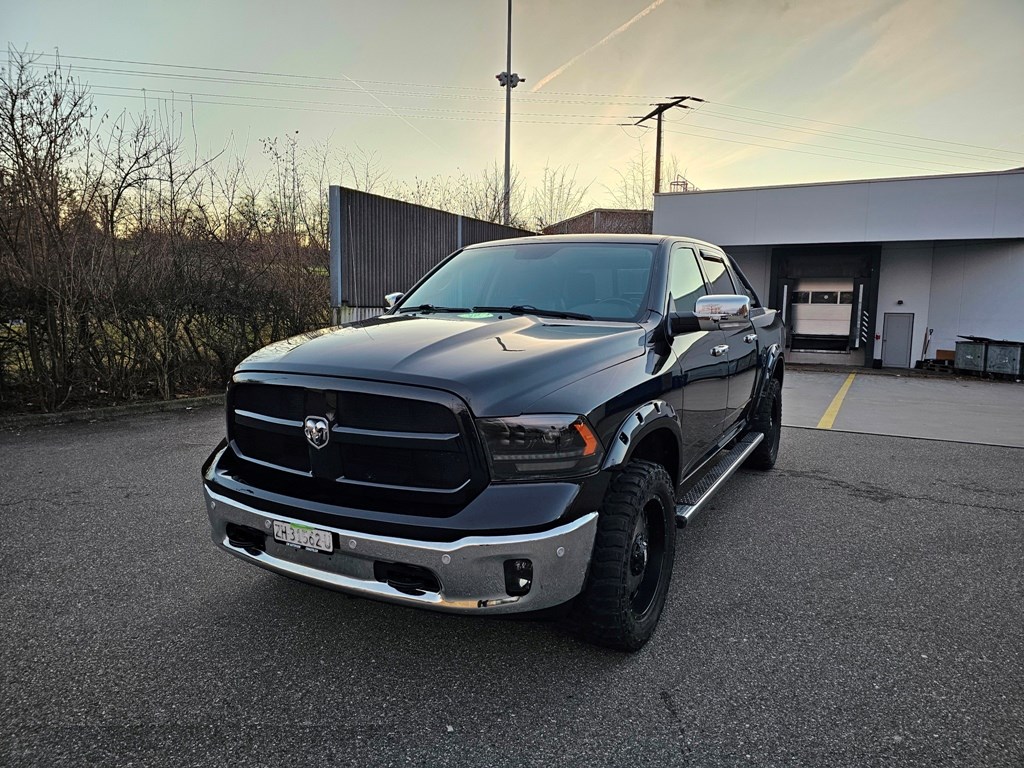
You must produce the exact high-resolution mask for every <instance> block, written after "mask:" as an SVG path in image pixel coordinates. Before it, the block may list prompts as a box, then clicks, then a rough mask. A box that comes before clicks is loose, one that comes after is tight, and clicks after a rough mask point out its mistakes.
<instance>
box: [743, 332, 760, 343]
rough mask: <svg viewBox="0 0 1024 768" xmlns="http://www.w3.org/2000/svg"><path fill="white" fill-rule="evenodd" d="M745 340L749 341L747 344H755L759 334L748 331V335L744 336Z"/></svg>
mask: <svg viewBox="0 0 1024 768" xmlns="http://www.w3.org/2000/svg"><path fill="white" fill-rule="evenodd" d="M743 340H744V341H745V342H747V344H753V343H754V342H755V341H757V334H756V333H748V334H747V335H746V336H744V337H743Z"/></svg>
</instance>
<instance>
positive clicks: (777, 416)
mask: <svg viewBox="0 0 1024 768" xmlns="http://www.w3.org/2000/svg"><path fill="white" fill-rule="evenodd" d="M750 431H751V432H761V433H763V434H764V440H762V441H761V442H760V444H758V446H757V448H755V449H754V450H753V452H752V453H751V454H750V456H748V457H747V460H746V461H745V462H744V466H746V467H750V468H751V469H771V468H772V467H774V466H775V460H776V459H777V458H778V457H779V442H780V441H781V439H782V382H780V381H779V380H778V379H771V380H769V381H768V383H767V384H765V387H764V391H763V392H762V393H761V399H760V400H759V401H758V403H757V410H756V411H755V412H754V418H753V419H752V420H751V424H750Z"/></svg>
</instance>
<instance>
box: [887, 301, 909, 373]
mask: <svg viewBox="0 0 1024 768" xmlns="http://www.w3.org/2000/svg"><path fill="white" fill-rule="evenodd" d="M913 336H914V315H913V313H912V312H886V313H885V318H884V320H883V321H882V367H883V368H909V367H910V345H911V344H912V343H913Z"/></svg>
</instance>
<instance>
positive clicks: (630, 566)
mask: <svg viewBox="0 0 1024 768" xmlns="http://www.w3.org/2000/svg"><path fill="white" fill-rule="evenodd" d="M644 533H646V536H647V543H646V547H645V548H644V549H643V552H644V558H643V560H644V566H643V570H642V571H641V573H640V574H639V575H638V574H637V573H636V569H637V568H638V567H639V561H640V553H639V549H640V547H639V541H640V537H642V536H643V535H644ZM675 534H676V526H675V502H674V500H673V494H672V481H671V479H670V478H669V476H668V473H667V472H666V471H665V468H664V467H662V466H661V465H660V464H654V463H652V462H648V461H632V462H630V463H629V464H628V465H627V466H626V468H625V469H623V470H622V471H621V472H619V473H618V474H617V475H616V477H615V478H614V479H613V480H612V482H611V485H610V487H609V489H608V491H607V493H606V494H605V498H604V502H603V503H602V505H601V509H600V511H599V513H598V517H597V534H596V536H595V539H594V551H593V554H592V556H591V561H590V572H589V574H588V575H587V582H586V585H585V586H584V588H583V592H582V593H581V594H580V596H579V597H578V598H577V601H576V604H575V606H574V609H575V610H574V619H575V623H576V625H577V627H578V629H579V630H580V632H581V634H582V635H583V637H584V638H585V639H586V640H587V641H589V642H592V643H595V644H598V645H605V646H608V647H610V648H617V649H619V650H623V651H636V650H639V649H640V648H641V647H642V646H643V645H644V643H646V642H647V641H648V640H649V639H650V637H651V635H652V634H653V633H654V629H655V627H656V626H657V625H658V619H659V618H661V612H662V609H663V608H664V606H665V597H666V595H667V594H668V587H669V582H670V581H671V580H672V564H673V562H674V560H675V552H676V546H675V542H676V539H675ZM651 569H656V570H651Z"/></svg>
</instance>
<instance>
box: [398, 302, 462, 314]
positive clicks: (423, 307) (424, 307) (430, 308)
mask: <svg viewBox="0 0 1024 768" xmlns="http://www.w3.org/2000/svg"><path fill="white" fill-rule="evenodd" d="M470 311H471V310H470V309H469V307H437V306H434V305H433V304H420V305H419V306H418V307H402V308H401V309H400V310H398V314H400V315H401V314H405V313H406V312H424V313H427V312H470Z"/></svg>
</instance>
